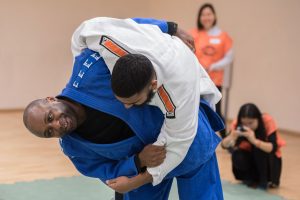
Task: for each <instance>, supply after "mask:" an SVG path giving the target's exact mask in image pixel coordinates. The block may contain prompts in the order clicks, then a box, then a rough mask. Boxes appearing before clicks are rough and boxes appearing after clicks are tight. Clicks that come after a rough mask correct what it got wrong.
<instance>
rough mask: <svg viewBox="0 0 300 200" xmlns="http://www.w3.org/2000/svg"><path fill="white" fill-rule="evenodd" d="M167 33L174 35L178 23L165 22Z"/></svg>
mask: <svg viewBox="0 0 300 200" xmlns="http://www.w3.org/2000/svg"><path fill="white" fill-rule="evenodd" d="M167 24H168V34H169V35H175V34H176V33H177V29H178V25H177V24H176V23H175V22H167Z"/></svg>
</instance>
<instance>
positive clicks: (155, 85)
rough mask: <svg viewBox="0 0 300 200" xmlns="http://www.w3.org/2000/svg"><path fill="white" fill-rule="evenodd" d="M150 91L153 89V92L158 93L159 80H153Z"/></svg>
mask: <svg viewBox="0 0 300 200" xmlns="http://www.w3.org/2000/svg"><path fill="white" fill-rule="evenodd" d="M150 89H151V90H152V91H153V92H156V91H157V80H152V81H151V85H150Z"/></svg>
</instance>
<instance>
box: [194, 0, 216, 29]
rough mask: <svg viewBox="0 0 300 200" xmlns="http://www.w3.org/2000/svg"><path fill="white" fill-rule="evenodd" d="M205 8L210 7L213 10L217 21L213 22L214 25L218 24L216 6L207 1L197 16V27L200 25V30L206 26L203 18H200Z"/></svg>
mask: <svg viewBox="0 0 300 200" xmlns="http://www.w3.org/2000/svg"><path fill="white" fill-rule="evenodd" d="M205 8H210V9H211V11H212V12H213V13H214V15H215V21H214V23H213V26H214V25H216V24H217V16H216V11H215V8H214V6H213V5H212V4H210V3H205V4H203V5H202V6H201V7H200V9H199V12H198V18H197V27H198V30H203V29H204V27H203V24H202V23H201V20H200V17H201V15H202V12H203V10H204V9H205Z"/></svg>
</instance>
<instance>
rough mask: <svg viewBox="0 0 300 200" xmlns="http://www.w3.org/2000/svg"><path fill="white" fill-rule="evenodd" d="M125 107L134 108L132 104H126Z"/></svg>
mask: <svg viewBox="0 0 300 200" xmlns="http://www.w3.org/2000/svg"><path fill="white" fill-rule="evenodd" d="M124 106H125V108H127V109H129V108H131V107H132V104H126V103H124Z"/></svg>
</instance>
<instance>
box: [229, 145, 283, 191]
mask: <svg viewBox="0 0 300 200" xmlns="http://www.w3.org/2000/svg"><path fill="white" fill-rule="evenodd" d="M281 166H282V161H281V158H278V157H276V155H275V154H273V153H271V154H269V153H265V152H263V151H261V150H259V149H257V148H253V150H252V151H251V152H247V151H244V150H239V149H238V150H234V151H233V152H232V171H233V174H234V176H235V178H236V179H238V180H242V181H247V182H252V183H257V184H258V185H259V186H260V187H263V188H266V187H267V184H268V182H271V183H273V184H276V185H279V184H280V174H281Z"/></svg>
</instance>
